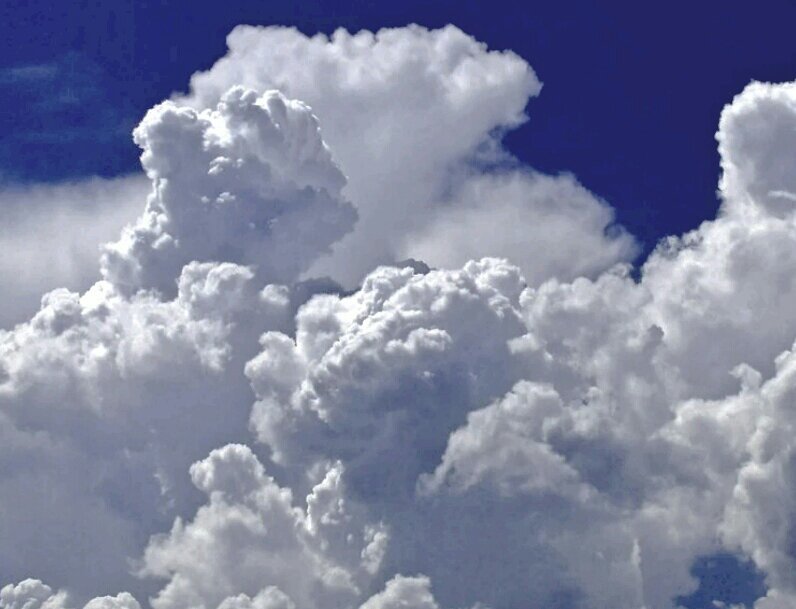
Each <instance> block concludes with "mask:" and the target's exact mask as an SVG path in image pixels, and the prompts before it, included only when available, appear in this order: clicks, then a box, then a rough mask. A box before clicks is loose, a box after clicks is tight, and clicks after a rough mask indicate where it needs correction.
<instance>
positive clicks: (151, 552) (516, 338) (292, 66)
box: [0, 27, 796, 609]
mask: <svg viewBox="0 0 796 609" xmlns="http://www.w3.org/2000/svg"><path fill="white" fill-rule="evenodd" d="M300 61H303V62H304V66H305V69H303V70H299V69H297V67H296V66H297V65H298V63H299V62H300ZM365 66H366V67H367V69H365ZM274 87H276V88H278V89H280V90H281V91H282V93H279V92H276V91H274V90H273V88H274ZM538 88H539V83H538V81H537V80H536V79H535V76H534V75H533V73H532V72H531V71H530V68H529V67H528V66H527V64H525V62H524V61H523V60H521V59H520V58H518V57H516V56H514V55H512V54H510V53H496V52H494V51H487V50H486V49H485V47H483V45H480V44H479V43H477V42H476V41H474V40H473V39H471V38H469V37H468V36H466V35H464V34H463V33H461V32H460V31H458V30H456V29H455V28H447V29H443V30H439V31H435V32H429V31H427V30H424V29H423V28H419V27H411V28H407V29H400V30H389V31H384V32H380V33H379V34H376V35H374V34H369V33H360V34H357V35H354V36H352V35H349V34H347V33H344V32H338V33H337V34H335V36H334V37H333V38H332V39H328V38H326V37H323V36H318V37H315V38H307V37H305V36H303V35H301V34H298V33H297V32H295V31H293V30H285V29H278V28H276V29H273V28H272V29H264V30H263V29H256V28H240V29H237V30H235V32H233V34H232V35H231V37H230V53H229V54H228V56H227V57H226V58H224V59H222V60H221V61H220V62H219V63H218V64H217V65H216V66H215V67H214V68H212V69H211V70H210V71H208V72H206V73H204V74H200V75H197V76H195V77H194V80H193V88H192V93H191V94H190V96H189V97H187V98H185V99H176V100H173V101H170V102H165V103H164V104H162V105H160V106H157V107H156V108H154V109H153V110H151V111H150V113H149V114H148V115H147V116H146V117H145V119H144V120H143V122H142V124H141V125H140V126H139V128H138V129H137V130H136V132H135V137H136V141H137V142H138V143H139V145H140V146H141V147H142V149H143V155H142V163H143V165H144V168H145V170H146V171H147V174H148V176H149V178H150V180H151V182H152V190H151V194H150V195H149V198H148V200H147V203H146V207H145V209H144V211H143V213H142V215H141V216H140V217H139V219H138V220H136V221H135V222H134V223H133V224H131V225H130V226H129V227H128V228H127V229H125V231H124V232H123V234H122V237H121V238H120V239H119V240H118V241H116V242H114V243H112V244H110V245H108V246H107V247H106V248H105V250H104V254H103V257H102V266H101V269H102V279H101V280H100V281H98V282H97V283H95V284H94V285H93V286H91V287H90V288H88V289H86V290H85V291H82V293H81V292H77V291H71V290H69V289H65V288H61V289H56V290H54V291H51V292H49V293H47V294H46V295H45V296H44V298H43V299H42V305H41V308H40V310H39V311H38V312H37V313H36V314H35V315H33V316H32V317H31V318H30V319H29V320H28V321H26V322H25V323H22V324H19V325H18V326H16V327H15V328H13V329H10V330H7V331H2V332H0V497H3V498H6V497H13V498H14V500H13V501H8V500H5V499H4V500H3V503H2V505H3V509H2V510H0V538H2V539H3V540H4V547H5V546H6V544H8V547H13V548H14V549H15V551H14V552H10V553H9V552H3V553H0V573H2V575H3V577H4V578H7V580H8V582H9V583H8V584H7V585H6V586H5V587H3V588H2V591H0V607H2V609H22V608H26V609H34V608H38V609H44V608H49V609H68V608H72V607H80V606H83V607H84V608H85V609H98V608H106V607H107V608H116V607H118V608H124V609H137V608H138V607H139V606H152V607H153V608H154V609H180V608H186V609H187V608H192V609H194V608H205V609H310V608H314V607H328V608H331V609H335V608H340V609H343V608H357V607H359V608H360V609H394V608H399V607H400V608H406V609H439V607H476V606H488V607H494V608H495V609H501V608H509V607H517V606H529V607H546V608H548V607H559V608H567V609H575V608H578V609H624V608H627V609H638V608H639V607H648V608H654V609H674V607H676V605H677V601H676V599H678V598H680V599H682V598H686V597H687V596H688V594H690V593H691V592H693V591H694V590H696V589H697V587H698V586H699V585H700V582H699V581H697V580H696V579H695V578H694V577H693V575H692V571H691V567H692V565H693V564H694V561H695V560H697V559H698V558H699V557H703V556H709V555H712V554H716V553H719V552H724V553H726V552H730V553H736V554H737V555H738V556H741V557H747V558H750V559H751V560H753V561H754V564H755V565H756V567H757V568H759V569H760V570H761V571H762V572H763V574H764V576H765V583H766V586H767V592H766V596H765V597H764V598H762V599H760V600H759V601H758V602H757V603H756V609H771V608H778V607H789V606H792V605H793V604H794V603H796V581H794V578H793V572H794V566H796V564H794V563H795V561H796V558H794V552H793V546H794V544H793V529H794V526H796V520H794V518H793V514H794V513H796V494H794V491H793V479H794V471H793V470H794V467H793V462H794V459H793V455H794V451H796V447H795V445H794V442H793V436H794V433H793V432H794V422H793V416H792V413H791V412H790V411H791V410H792V408H791V404H792V402H793V394H794V387H796V385H794V378H795V377H794V371H796V364H794V362H796V357H794V338H796V313H794V309H793V307H792V306H791V304H792V302H793V301H794V298H796V294H794V293H793V289H794V288H793V282H792V280H791V277H792V276H793V275H794V270H796V259H794V256H793V251H796V248H794V244H796V206H793V205H789V204H788V202H792V201H793V200H794V199H796V194H794V183H793V180H792V175H794V173H796V172H794V170H795V169H796V167H794V166H793V159H794V158H796V156H794V154H793V152H794V150H795V149H796V141H795V140H794V134H796V87H794V85H772V84H763V83H754V84H752V85H750V86H749V87H747V89H746V90H744V92H742V93H741V94H740V95H739V96H738V97H737V98H736V99H735V100H733V102H732V103H731V104H729V105H728V106H727V107H726V108H725V110H724V111H723V113H722V116H721V119H720V123H719V132H718V134H717V139H718V142H719V151H720V153H721V159H722V160H721V162H722V169H723V174H722V178H721V183H720V193H721V196H722V199H723V203H722V208H721V210H720V213H719V215H718V217H717V218H716V219H715V220H712V221H710V222H706V223H704V224H702V225H701V226H700V227H698V228H696V229H695V230H693V231H692V232H690V233H688V234H686V235H683V236H681V237H672V238H670V239H668V240H666V241H665V242H663V243H662V244H661V245H660V246H659V247H658V249H657V250H656V251H655V252H654V253H653V254H652V255H651V256H650V257H649V259H648V260H647V261H646V262H645V264H644V265H643V267H642V268H641V269H640V272H639V273H638V275H637V276H634V274H633V273H632V272H631V270H632V269H631V267H630V266H629V265H628V264H626V261H627V260H628V259H629V257H630V256H631V255H632V253H631V252H632V240H631V239H630V238H629V237H628V236H627V235H625V234H624V233H623V232H622V231H621V229H611V228H610V227H611V226H613V216H612V213H611V210H610V208H609V207H608V206H607V204H606V203H604V202H602V201H600V200H599V199H598V198H596V197H595V196H594V195H591V194H590V193H588V192H587V191H586V190H585V189H583V187H582V186H580V185H578V183H577V182H576V180H575V179H574V178H573V177H571V176H557V177H551V176H542V175H539V174H535V173H533V172H532V171H530V170H528V169H527V168H518V167H516V166H515V167H509V168H508V169H507V168H506V167H505V166H503V165H501V166H500V167H496V166H495V164H494V161H495V159H496V158H497V159H499V158H500V157H501V155H502V154H504V152H503V151H501V150H500V146H499V138H498V137H497V136H496V135H495V131H496V129H497V130H499V129H501V128H510V127H513V126H516V125H517V124H518V123H519V122H520V121H521V120H522V117H523V115H522V112H523V108H524V104H525V101H526V100H527V98H528V96H529V95H531V94H535V93H537V92H538ZM293 97H297V98H299V99H302V100H303V101H302V102H299V101H292V98H293ZM304 102H307V103H308V104H309V106H308V105H305V103H304ZM310 107H311V108H312V110H310ZM316 115H317V117H318V118H316ZM468 117H469V118H468ZM466 119H467V120H466ZM327 125H328V127H327ZM321 129H322V130H323V131H321ZM321 133H323V138H322V137H321ZM423 137H428V138H429V140H428V145H427V146H425V145H423V139H422V138H423ZM327 142H328V146H327ZM479 163H481V164H480V165H479ZM490 163H491V164H490ZM346 179H347V182H346ZM493 197H494V198H493ZM404 199H405V204H404V205H403V207H401V206H397V204H398V203H399V202H400V201H403V200H404ZM399 210H400V213H399ZM357 214H358V215H359V218H360V222H359V224H357V225H356V228H354V226H355V219H356V217H357ZM380 214H381V215H380ZM379 219H380V221H379ZM509 222H510V223H511V226H509V227H506V228H505V230H504V232H503V233H500V232H499V231H498V227H499V226H502V225H503V223H509ZM519 226H521V227H525V229H526V230H527V231H528V235H529V238H528V240H527V241H526V240H524V238H523V231H522V230H521V228H518V227H519ZM347 235H348V236H347ZM477 235H481V239H480V240H479V239H477V238H476V236H477ZM443 237H444V239H445V244H443V245H440V244H439V241H440V239H442V238H443ZM369 240H370V241H369ZM335 248H336V249H335ZM330 249H333V250H334V251H333V252H332V253H331V255H330V256H329V255H328V253H329V251H330ZM421 254H422V256H421ZM482 254H496V255H497V256H491V257H481V255H482ZM399 256H413V257H414V256H421V257H423V259H424V260H426V261H427V262H429V263H431V266H441V267H443V268H436V269H430V268H428V267H427V266H425V265H424V264H422V263H419V262H418V261H416V260H415V261H408V262H407V263H405V264H399V265H384V266H379V264H380V263H381V262H384V261H389V260H391V259H394V258H397V257H399ZM470 257H474V258H476V259H474V260H468V258H470ZM506 257H508V258H509V260H506V259H505V258H506ZM511 259H516V262H513V261H512V260H511ZM348 262H352V264H351V265H348ZM353 262H355V263H356V264H353ZM616 263H618V264H616ZM338 265H339V266H338ZM374 267H375V268H374ZM319 269H328V270H330V271H331V270H335V269H337V270H340V269H345V272H341V273H337V272H335V275H334V277H335V278H336V279H338V280H341V281H348V280H352V279H357V278H359V276H360V275H361V274H362V273H364V277H363V278H362V281H361V282H358V285H357V286H356V288H355V289H345V288H344V287H341V286H340V285H338V284H337V283H335V281H334V278H333V279H318V278H315V279H311V280H307V279H306V277H309V276H311V275H312V274H313V273H315V272H317V271H318V270H319ZM366 271H367V272H366ZM579 275H584V276H579ZM33 577H36V578H41V579H30V578H33ZM43 582H47V583H43ZM108 594H110V595H111V596H107V595H108ZM718 594H719V592H718V591H717V595H718ZM113 595H115V596H113ZM733 603H736V599H732V598H718V597H717V598H715V604H716V606H722V604H723V606H733Z"/></svg>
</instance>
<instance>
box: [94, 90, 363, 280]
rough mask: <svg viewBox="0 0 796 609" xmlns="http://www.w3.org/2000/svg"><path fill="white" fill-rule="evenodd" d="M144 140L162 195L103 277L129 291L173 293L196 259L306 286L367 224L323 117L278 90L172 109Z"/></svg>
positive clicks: (152, 121)
mask: <svg viewBox="0 0 796 609" xmlns="http://www.w3.org/2000/svg"><path fill="white" fill-rule="evenodd" d="M133 137H134V139H135V141H136V143H137V144H138V145H139V146H140V147H141V148H142V150H143V153H142V155H141V163H142V165H143V167H144V169H145V170H146V172H147V177H149V179H150V180H151V181H152V193H151V195H150V197H149V199H148V200H147V206H146V209H145V211H144V213H143V215H141V217H140V218H139V219H138V220H137V222H136V223H135V224H134V225H132V226H130V227H128V228H127V229H126V230H125V232H124V233H123V235H122V237H121V239H120V240H119V241H118V242H116V243H114V244H111V245H108V246H107V247H106V248H105V252H104V254H103V259H102V274H103V276H104V277H105V278H106V279H109V280H110V281H112V282H113V283H114V284H116V285H118V286H124V287H125V289H127V290H132V291H135V290H138V289H142V288H143V289H147V288H154V289H157V290H160V291H161V292H163V293H165V294H171V293H173V291H174V278H175V277H176V276H177V275H178V274H179V271H180V269H181V268H182V267H183V266H184V265H185V264H187V263H188V262H191V261H194V260H198V261H202V262H204V261H217V260H223V261H228V262H236V263H242V264H256V271H257V272H258V273H259V274H260V275H261V276H262V278H263V279H265V280H270V281H273V282H280V281H290V280H294V279H295V278H296V276H297V275H298V274H299V273H300V272H301V271H303V270H305V269H306V268H307V266H308V265H309V264H310V263H311V262H312V261H313V260H314V258H316V257H317V255H318V254H319V253H323V252H324V251H325V250H326V249H328V247H329V246H330V245H331V244H332V243H333V242H335V241H337V240H338V239H339V238H340V237H341V236H342V235H343V234H345V233H346V232H347V231H349V230H350V229H351V226H352V224H353V223H354V221H355V219H356V213H355V211H354V209H353V207H352V206H351V205H350V204H349V203H347V202H346V201H344V200H342V199H341V198H340V189H341V187H342V186H343V184H344V183H345V178H344V176H343V174H342V173H341V172H340V170H339V169H338V168H337V167H336V165H335V164H334V162H333V161H332V158H331V155H330V153H329V150H328V149H327V147H326V145H325V144H324V142H323V140H322V139H321V136H320V129H319V126H318V122H317V120H316V118H315V117H314V116H313V114H312V113H311V111H310V109H309V108H308V107H307V106H305V105H304V104H302V103H301V102H298V101H293V100H289V99H287V98H285V97H284V96H283V95H282V94H281V93H279V92H277V91H270V92H267V93H265V94H263V95H262V96H258V95H257V94H256V93H255V92H254V91H252V90H248V89H244V88H242V87H233V88H231V89H230V90H229V91H227V92H226V93H225V94H224V95H223V96H222V97H221V98H220V100H219V102H218V104H217V105H216V106H215V108H214V109H212V110H203V111H201V112H196V111H194V110H192V109H190V108H187V107H181V106H178V105H176V104H174V103H172V102H164V103H163V104H161V105H159V106H156V107H155V108H153V109H152V110H150V111H149V112H148V113H147V115H146V116H145V117H144V119H143V120H142V121H141V124H140V125H139V126H138V127H137V128H136V129H135V131H134V132H133Z"/></svg>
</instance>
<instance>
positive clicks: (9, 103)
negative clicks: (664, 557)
mask: <svg viewBox="0 0 796 609" xmlns="http://www.w3.org/2000/svg"><path fill="white" fill-rule="evenodd" d="M408 22H416V23H420V24H422V25H427V26H430V27H433V26H441V25H444V24H446V23H448V22H452V23H454V24H456V25H458V26H459V27H461V28H462V29H464V30H465V31H467V32H468V33H470V34H472V35H474V36H475V37H477V38H478V39H479V40H482V41H485V42H487V43H488V44H489V46H490V47H492V48H508V49H512V50H514V51H516V52H517V53H519V54H520V55H522V56H523V57H525V58H526V59H527V60H528V61H529V62H530V63H531V65H532V66H533V67H534V69H535V70H536V71H537V73H538V74H539V76H540V78H541V79H542V81H543V82H544V90H543V92H542V95H541V96H540V97H539V98H537V99H535V100H533V101H532V102H531V104H530V106H529V114H530V117H531V120H530V122H529V123H528V124H527V125H526V126H524V127H523V128H521V129H520V130H518V131H517V132H515V133H512V134H511V135H510V136H509V137H508V145H509V147H510V149H511V150H512V151H513V152H514V153H515V154H517V155H518V156H519V157H520V158H521V159H522V160H523V161H526V162H527V163H529V164H530V165H532V166H533V167H535V168H538V169H540V170H542V171H545V172H552V173H555V172H558V171H572V172H574V173H575V174H576V175H577V176H578V178H579V179H580V180H581V181H582V182H583V183H584V184H585V185H586V186H587V187H588V188H590V189H591V190H593V191H594V192H595V193H597V194H599V195H601V196H603V197H604V198H606V199H607V200H608V201H609V202H610V203H611V204H612V205H613V206H614V207H616V208H617V210H618V216H619V220H620V221H621V222H622V223H623V224H625V225H626V226H627V227H628V228H629V229H630V230H631V232H632V233H634V234H635V235H636V236H638V237H639V238H640V239H641V240H643V241H644V242H645V245H647V246H649V245H652V244H654V243H655V241H656V240H657V239H659V238H660V237H661V236H664V235H667V234H671V233H680V232H682V231H683V230H687V229H689V228H692V227H694V226H696V225H697V224H698V222H699V221H701V220H703V219H705V218H709V217H711V216H712V215H713V214H714V213H715V210H716V206H717V200H716V196H715V190H716V180H717V177H718V172H719V169H718V157H717V154H716V144H715V141H714V139H713V134H714V132H715V130H716V125H717V120H718V115H719V112H720V110H721V107H722V106H723V104H724V103H726V102H728V101H729V100H730V99H731V98H732V96H733V95H734V94H735V93H737V92H739V91H740V90H741V89H742V88H743V86H744V85H745V84H746V83H747V82H749V81H750V80H751V79H758V80H773V81H777V80H789V79H792V78H793V77H794V76H795V75H796V43H794V37H793V24H794V23H796V2H794V1H793V0H767V1H760V2H754V3H752V2H666V3H660V2H596V1H595V2H591V1H583V2H526V3H519V2H500V1H496V0H490V1H486V2H484V1H481V2H465V1H462V0H459V1H437V2H429V1H427V0H426V1H422V2H420V1H414V0H411V1H403V2H383V1H378V2H372V1H370V2H369V1H364V0H348V1H342V0H335V1H334V2H329V1H326V2H322V1H318V0H303V1H302V2H288V1H279V2H270V1H241V0H225V1H224V2H201V1H192V2H173V1H172V2H170V1H167V0H163V1H161V2H152V1H147V0H127V1H119V0H116V1H114V0H105V1H102V2H101V1H96V0H95V1H87V0H82V1H69V2H61V3H58V2H52V0H4V2H3V3H1V7H0V107H2V108H3V112H2V113H0V178H2V179H4V180H5V181H42V180H50V181H51V180H61V179H65V178H73V177H77V176H86V175H104V176H109V175H115V174H119V173H126V172H130V171H132V170H135V169H136V168H137V163H138V160H137V150H136V148H135V147H134V146H133V144H132V142H131V140H130V136H129V133H130V130H131V129H132V127H133V126H134V125H135V123H136V122H137V120H138V119H139V118H140V117H141V116H142V114H143V113H144V111H145V110H146V109H147V108H148V107H150V106H151V105H152V104H154V103H156V102H158V101H160V100H161V99H163V98H165V97H167V96H168V95H169V94H170V93H171V92H172V91H174V90H176V89H183V88H184V87H185V86H186V84H187V82H188V78H189V76H190V75H191V73H193V72H194V71H196V70H198V69H203V68H207V67H209V66H210V65H211V64H212V62H213V61H214V60H215V59H217V58H219V57H220V56H221V55H222V54H223V53H224V50H225V40H224V39H225V35H226V34H227V32H228V31H229V30H230V29H231V28H232V27H233V26H235V25H237V24H239V23H252V24H287V25H295V26H297V27H298V28H299V29H301V30H302V31H304V32H306V33H314V32H316V31H324V32H331V31H332V30H334V29H335V28H337V27H339V26H344V27H347V28H348V29H351V30H358V29H362V28H368V29H378V28H379V27H384V26H398V25H405V24H406V23H408Z"/></svg>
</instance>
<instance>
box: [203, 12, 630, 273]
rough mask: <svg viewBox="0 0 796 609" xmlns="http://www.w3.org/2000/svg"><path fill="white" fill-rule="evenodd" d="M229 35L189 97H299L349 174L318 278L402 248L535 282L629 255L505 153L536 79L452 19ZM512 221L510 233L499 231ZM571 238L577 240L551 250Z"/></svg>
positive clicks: (405, 253) (245, 29)
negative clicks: (345, 203)
mask: <svg viewBox="0 0 796 609" xmlns="http://www.w3.org/2000/svg"><path fill="white" fill-rule="evenodd" d="M227 44H228V45H229V51H228V53H227V55H226V56H225V57H224V58H222V59H220V60H219V61H218V62H217V63H216V64H215V65H214V66H213V67H212V68H211V69H210V70H207V71H206V72H200V73H197V74H195V75H194V76H193V78H192V79H191V90H190V94H189V95H188V101H189V102H190V103H192V104H194V105H195V106H197V107H200V108H203V107H208V106H212V105H213V104H215V103H216V101H217V100H218V99H219V98H220V96H221V95H222V94H223V92H224V91H226V90H227V88H229V87H230V86H233V85H236V84H243V85H245V86H248V87H251V88H253V89H256V90H262V89H269V88H276V89H279V90H281V91H284V92H285V93H286V94H287V95H289V96H293V97H296V98H298V99H301V100H303V101H305V102H307V103H308V104H309V105H310V106H311V107H312V109H313V112H315V113H316V114H317V115H318V117H319V118H320V120H321V122H322V124H323V125H324V138H325V139H326V141H327V142H328V143H329V145H330V146H331V148H332V150H334V154H335V159H336V160H337V161H338V162H339V163H340V167H341V168H342V170H343V172H344V173H345V174H346V176H347V177H348V184H347V185H346V188H345V191H344V192H345V193H346V194H347V195H348V197H349V198H350V199H351V201H352V202H353V203H354V204H355V205H356V207H357V210H358V211H359V216H360V218H359V223H358V224H357V226H356V228H355V230H354V231H353V232H352V233H350V234H349V235H348V236H347V237H346V238H345V239H343V240H342V241H341V242H340V243H338V244H336V245H335V246H334V251H333V253H332V254H331V256H328V257H325V258H323V259H322V260H320V261H319V262H318V263H317V264H316V265H315V266H314V267H313V272H314V273H315V274H328V275H331V276H332V277H334V278H335V279H338V280H339V281H342V282H343V283H344V284H346V285H348V286H353V285H356V284H357V283H358V282H359V280H361V278H362V277H363V276H364V275H365V274H366V273H367V272H369V271H370V270H372V268H373V266H375V265H377V264H383V263H391V262H394V261H396V260H401V259H404V258H407V257H413V258H418V259H421V260H424V261H425V262H427V263H429V264H430V265H431V266H449V265H455V266H460V265H462V264H464V263H465V262H467V261H468V260H470V259H474V258H480V257H483V256H496V255H497V256H517V258H518V259H517V260H516V261H515V262H516V263H518V264H519V265H520V267H521V268H522V270H523V272H524V273H525V275H526V278H527V279H528V280H529V281H534V282H539V281H541V280H543V279H548V278H550V277H552V276H557V277H559V278H565V279H573V278H575V277H577V276H578V275H580V274H581V273H589V274H596V273H598V272H600V271H602V270H605V269H607V268H608V267H610V266H611V265H612V264H613V263H615V262H617V261H626V260H630V259H632V258H633V257H634V255H635V252H636V249H635V243H634V241H633V239H632V237H630V236H629V235H628V234H627V233H626V232H625V231H623V230H622V229H621V228H619V227H617V226H614V217H613V213H612V211H611V210H610V208H609V207H607V206H606V205H605V203H604V202H602V201H600V200H599V199H598V198H597V197H595V196H594V195H591V194H590V193H589V192H588V191H586V190H585V189H584V188H583V187H581V186H580V185H578V184H577V181H576V180H575V179H574V178H572V177H571V176H561V177H560V178H555V177H551V176H532V175H530V174H529V173H528V169H527V168H523V167H519V166H517V165H516V163H515V162H513V161H512V159H511V158H510V155H509V153H508V152H507V151H506V150H505V149H504V148H503V146H502V144H501V135H502V134H503V133H505V131H507V130H510V129H514V128H516V127H518V126H519V125H520V124H522V123H523V122H524V121H525V120H526V117H525V114H524V108H525V105H526V103H527V102H528V100H529V98H531V97H534V96H536V95H538V94H539V92H540V90H541V87H542V85H541V82H540V81H539V79H538V78H537V77H536V74H535V73H534V71H533V70H532V69H531V67H530V66H529V65H528V64H527V63H526V62H525V61H524V60H523V59H522V58H520V57H518V56H517V55H515V54H514V53H512V52H510V51H495V50H489V49H487V47H486V45H484V44H482V43H480V42H478V41H476V40H475V39H474V38H472V37H470V36H468V35H466V34H464V33H463V32H462V31H461V30H459V29H457V28H456V27H453V26H447V27H445V28H442V29H440V30H432V31H429V30H426V29H425V28H422V27H419V26H410V27H408V28H398V29H384V30H380V31H379V32H377V33H375V34H374V33H371V32H367V31H362V32H359V33H357V34H350V33H348V32H346V31H345V30H338V31H337V32H335V33H334V34H333V35H332V36H331V37H326V36H324V35H322V34H318V35H315V36H312V37H308V36H305V35H303V34H301V33H300V32H298V31H296V30H294V29H287V28H278V27H265V28H263V27H250V26H240V27H237V28H235V29H234V30H233V31H232V33H231V34H230V35H229V37H228V39H227ZM490 168H491V169H490ZM508 222H510V223H512V225H513V226H515V227H516V229H514V230H513V231H512V232H511V233H510V234H508V235H506V223H508ZM542 227H544V228H542ZM498 234H502V236H503V238H499V237H498ZM565 239H566V240H568V242H570V243H571V244H572V247H569V248H554V251H551V249H550V248H549V247H548V246H547V245H548V244H549V243H557V242H560V241H561V240H565ZM576 243H577V245H574V244H576Z"/></svg>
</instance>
